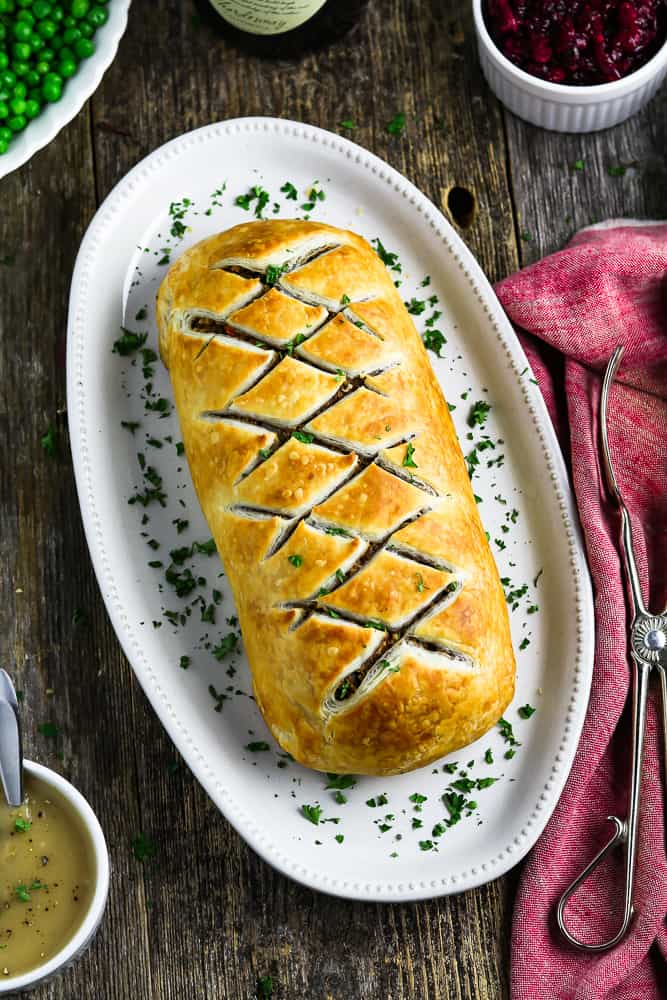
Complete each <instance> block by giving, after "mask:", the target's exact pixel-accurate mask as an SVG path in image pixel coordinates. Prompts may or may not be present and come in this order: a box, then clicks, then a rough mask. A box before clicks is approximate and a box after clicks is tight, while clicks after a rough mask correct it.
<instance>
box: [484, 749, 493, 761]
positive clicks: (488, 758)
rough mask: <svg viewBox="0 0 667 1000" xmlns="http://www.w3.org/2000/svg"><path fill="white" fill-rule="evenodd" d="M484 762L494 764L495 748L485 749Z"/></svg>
mask: <svg viewBox="0 0 667 1000" xmlns="http://www.w3.org/2000/svg"><path fill="white" fill-rule="evenodd" d="M484 763H485V764H493V750H491V748H490V747H489V749H488V750H485V751H484Z"/></svg>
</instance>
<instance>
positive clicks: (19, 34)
mask: <svg viewBox="0 0 667 1000" xmlns="http://www.w3.org/2000/svg"><path fill="white" fill-rule="evenodd" d="M12 34H13V35H14V38H15V39H16V40H17V42H27V41H29V39H30V38H32V26H31V25H30V24H28V23H27V22H26V21H15V22H14V27H13V28H12Z"/></svg>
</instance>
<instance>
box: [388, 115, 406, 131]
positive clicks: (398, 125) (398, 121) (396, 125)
mask: <svg viewBox="0 0 667 1000" xmlns="http://www.w3.org/2000/svg"><path fill="white" fill-rule="evenodd" d="M404 128H405V115H404V114H403V112H402V111H399V113H398V114H397V115H394V117H393V118H392V119H391V121H390V122H387V132H388V133H389V135H400V134H401V132H402V131H403V129H404Z"/></svg>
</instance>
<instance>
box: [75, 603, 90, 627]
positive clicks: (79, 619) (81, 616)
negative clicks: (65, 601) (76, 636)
mask: <svg viewBox="0 0 667 1000" xmlns="http://www.w3.org/2000/svg"><path fill="white" fill-rule="evenodd" d="M87 621H88V615H87V614H86V612H85V611H84V609H83V608H75V609H74V611H73V612H72V625H74V627H75V628H76V626H77V625H83V623H84V622H87Z"/></svg>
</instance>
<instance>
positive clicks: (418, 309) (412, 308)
mask: <svg viewBox="0 0 667 1000" xmlns="http://www.w3.org/2000/svg"><path fill="white" fill-rule="evenodd" d="M405 307H406V309H407V310H408V312H409V313H410V314H411V315H412V316H421V314H422V313H423V312H424V310H425V309H426V303H425V302H424V300H423V299H410V301H409V302H406V303H405Z"/></svg>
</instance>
